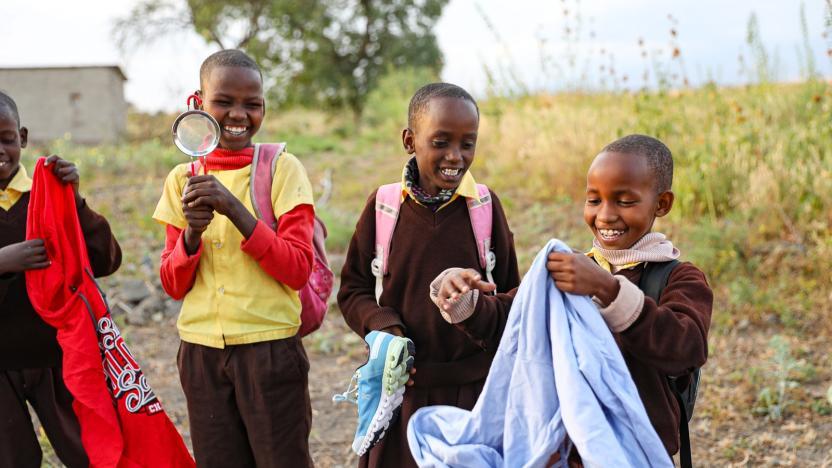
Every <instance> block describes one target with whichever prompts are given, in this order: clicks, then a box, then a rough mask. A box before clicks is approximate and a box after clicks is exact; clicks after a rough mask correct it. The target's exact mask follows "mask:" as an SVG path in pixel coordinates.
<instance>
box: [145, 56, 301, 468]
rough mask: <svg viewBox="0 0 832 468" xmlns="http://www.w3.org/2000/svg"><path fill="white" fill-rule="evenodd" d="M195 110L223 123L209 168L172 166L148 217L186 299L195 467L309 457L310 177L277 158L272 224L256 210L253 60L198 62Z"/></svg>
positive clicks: (183, 323)
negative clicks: (162, 238) (304, 313)
mask: <svg viewBox="0 0 832 468" xmlns="http://www.w3.org/2000/svg"><path fill="white" fill-rule="evenodd" d="M200 87H201V93H200V97H201V98H202V102H203V104H202V109H203V110H204V111H206V112H208V113H209V114H211V115H212V116H213V117H214V118H215V119H216V120H217V122H218V123H219V124H220V127H221V129H222V131H221V136H220V144H219V147H218V148H217V149H216V150H214V151H213V152H212V153H211V154H209V155H208V157H207V161H206V166H207V168H208V175H195V176H191V175H190V164H187V163H184V164H180V165H178V166H177V167H176V168H174V169H173V171H171V173H170V175H168V178H167V180H166V181H165V186H164V191H163V194H162V198H161V200H159V204H158V206H157V207H156V211H155V213H154V214H153V218H154V219H156V220H157V221H159V222H161V223H163V224H165V225H166V242H165V249H164V252H163V253H162V263H161V272H160V274H161V278H162V286H163V287H164V289H165V291H166V292H167V293H168V294H169V295H170V296H171V297H173V298H175V299H184V300H183V303H182V310H181V312H180V314H179V319H178V321H177V327H178V329H179V336H180V338H181V340H182V341H181V344H180V347H179V354H178V357H177V366H178V368H179V376H180V380H181V382H182V389H183V390H184V392H185V397H186V399H187V403H188V419H189V422H190V432H191V440H192V442H193V449H194V456H195V458H196V464H197V466H200V467H229V466H235V467H245V466H255V465H256V466H258V467H271V466H285V467H301V466H311V465H312V460H311V458H310V456H309V446H308V438H309V431H310V427H311V423H312V412H311V406H310V400H309V389H308V386H307V380H308V372H309V361H308V359H307V357H306V352H305V351H304V349H303V345H302V343H301V339H300V337H299V336H298V334H297V332H298V328H299V325H300V310H301V305H300V300H299V298H298V292H297V291H298V290H299V289H301V288H302V287H303V286H304V285H305V284H306V282H307V280H308V278H309V273H310V271H311V268H312V233H313V217H314V209H313V205H312V188H311V185H310V183H309V180H308V178H307V176H306V171H305V170H304V168H303V166H302V165H301V163H300V162H299V161H298V160H297V159H296V158H295V157H294V156H293V155H291V154H288V153H283V154H281V155H280V156H279V159H278V161H277V166H276V171H275V175H274V181H273V185H272V204H273V206H274V214H275V218H276V219H278V226H277V229H276V232H275V230H273V229H271V228H270V227H269V226H268V225H266V224H265V223H264V222H263V221H260V220H258V219H257V218H256V217H255V216H254V214H253V213H254V211H253V207H252V202H251V196H250V194H249V175H250V169H251V161H252V157H253V155H254V147H253V144H252V137H253V136H254V135H255V134H256V133H257V131H258V129H259V128H260V125H261V123H262V121H263V117H264V114H265V100H264V97H263V81H262V76H261V72H260V69H259V67H258V66H257V64H256V63H255V62H254V61H253V60H252V59H251V58H250V57H248V56H247V55H246V54H245V53H243V52H240V51H237V50H223V51H220V52H217V53H215V54H213V55H211V56H210V57H208V58H207V59H206V60H205V61H204V62H203V64H202V67H201V68H200Z"/></svg>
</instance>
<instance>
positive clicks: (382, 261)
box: [370, 182, 402, 302]
mask: <svg viewBox="0 0 832 468" xmlns="http://www.w3.org/2000/svg"><path fill="white" fill-rule="evenodd" d="M401 204H402V184H401V182H396V183H393V184H387V185H382V186H381V187H379V188H378V191H376V209H375V211H376V257H375V258H374V259H373V261H372V263H370V269H371V271H372V272H373V276H375V277H376V302H378V300H379V298H380V297H381V292H382V285H381V282H382V279H383V278H384V275H386V274H387V265H388V260H389V258H390V243H391V242H392V241H393V230H394V229H396V221H398V219H399V208H400V207H401Z"/></svg>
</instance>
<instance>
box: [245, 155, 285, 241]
mask: <svg viewBox="0 0 832 468" xmlns="http://www.w3.org/2000/svg"><path fill="white" fill-rule="evenodd" d="M285 150H286V143H262V144H261V143H257V144H255V145H254V157H253V158H252V160H251V176H250V179H249V193H250V195H251V205H252V207H253V208H254V214H255V215H256V216H257V218H258V219H261V220H263V222H265V223H266V224H267V225H268V226H269V227H271V228H272V230H277V219H275V217H274V205H273V204H272V182H273V181H274V172H275V169H276V168H277V160H278V158H280V155H281V154H282V153H283V151H285Z"/></svg>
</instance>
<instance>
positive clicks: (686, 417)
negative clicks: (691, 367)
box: [638, 260, 700, 468]
mask: <svg viewBox="0 0 832 468" xmlns="http://www.w3.org/2000/svg"><path fill="white" fill-rule="evenodd" d="M678 265H679V261H678V260H671V261H669V262H655V263H652V262H651V263H647V264H646V265H645V266H644V271H643V272H642V274H641V279H640V280H639V284H638V287H639V289H641V290H642V291H643V292H644V295H645V296H647V297H651V298H652V299H653V300H654V301H656V304H658V303H659V300H660V299H661V297H662V291H663V290H664V288H665V286H667V279H668V278H670V274H671V273H672V272H673V270H674V269H675V268H676V267H677V266H678ZM699 375H700V373H699V369H696V370H695V371H694V372H693V373H692V374H691V375H690V383H689V384H688V385H687V386H686V388H681V389H680V388H679V386H678V385H677V378H676V377H670V376H668V377H667V383H668V385H669V386H670V390H671V393H673V396H674V397H675V398H676V403H677V404H678V405H679V412H680V416H681V417H680V418H679V464H680V465H681V467H682V468H692V467H693V460H692V457H691V447H690V428H689V427H688V421H690V418H691V416H693V414H692V412H691V414H688V409H687V408H688V405H687V404H686V403H685V400H686V399H690V398H691V396H692V398H693V399H696V392H697V390H698V387H699ZM691 392H692V393H691Z"/></svg>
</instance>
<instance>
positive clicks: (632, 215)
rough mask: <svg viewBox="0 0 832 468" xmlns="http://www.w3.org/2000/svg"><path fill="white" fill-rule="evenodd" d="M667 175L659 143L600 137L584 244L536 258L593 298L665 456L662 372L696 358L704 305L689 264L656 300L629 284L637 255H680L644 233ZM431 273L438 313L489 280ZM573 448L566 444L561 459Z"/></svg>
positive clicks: (682, 371) (698, 277) (667, 413)
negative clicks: (586, 247)
mask: <svg viewBox="0 0 832 468" xmlns="http://www.w3.org/2000/svg"><path fill="white" fill-rule="evenodd" d="M672 180H673V158H672V155H671V153H670V150H669V149H668V148H667V146H665V145H664V144H663V143H662V142H661V141H659V140H657V139H655V138H652V137H649V136H645V135H629V136H626V137H623V138H621V139H619V140H616V141H614V142H613V143H610V144H609V145H607V146H606V147H605V148H604V149H603V151H602V152H601V153H600V154H599V155H598V156H597V157H596V158H595V159H594V161H593V162H592V165H591V166H590V168H589V172H588V174H587V188H586V204H585V205H584V221H585V222H586V223H587V225H588V226H589V228H590V230H591V231H592V233H593V235H594V237H595V238H594V239H593V247H592V249H591V250H590V252H589V253H588V254H569V253H555V252H553V253H551V254H549V258H548V262H547V264H546V266H547V269H548V270H549V272H550V273H551V276H552V278H553V280H554V281H555V283H556V284H557V286H558V288H559V289H560V290H561V291H564V292H569V293H573V294H584V295H588V296H592V298H593V300H594V301H595V303H596V304H597V305H598V308H599V311H600V313H601V316H602V317H603V318H604V320H605V321H606V323H607V325H608V326H609V328H610V330H611V331H612V332H613V336H614V338H615V341H616V342H617V343H618V346H619V348H620V349H621V352H622V354H623V356H624V360H625V361H626V363H627V367H628V368H629V370H630V374H631V376H632V378H633V381H634V382H635V384H636V387H637V388H638V393H639V395H640V396H641V400H642V402H643V403H644V407H645V409H646V410H647V415H648V416H649V418H650V422H651V423H652V424H653V427H654V428H655V429H656V432H657V433H658V434H659V437H660V438H661V440H662V443H663V444H664V446H665V448H666V449H667V452H668V454H670V455H673V454H675V453H676V452H678V451H679V422H680V417H681V416H680V408H679V406H678V404H677V402H676V399H675V397H674V395H673V393H672V392H671V389H670V387H669V385H668V381H667V377H668V376H672V377H676V376H681V377H687V376H688V375H689V374H690V372H691V371H693V370H694V369H695V368H698V367H701V366H702V365H704V364H705V361H706V359H707V357H708V329H709V327H710V323H711V310H712V306H713V293H712V291H711V288H710V287H709V286H708V283H707V280H706V279H705V275H704V274H703V273H702V271H700V270H699V269H698V268H696V266H694V265H693V264H691V263H689V262H682V263H680V264H679V265H678V266H677V267H676V268H674V269H673V271H672V272H671V273H670V276H669V277H668V280H667V285H666V286H665V288H664V289H663V290H662V293H661V299H660V301H659V303H658V304H657V303H656V302H655V301H654V300H653V299H652V298H650V297H646V296H645V294H644V293H643V292H642V291H641V290H640V289H639V288H638V286H637V285H638V284H639V280H640V279H641V275H642V273H643V272H644V269H645V265H646V264H647V263H649V262H667V261H671V260H675V259H677V258H679V255H680V252H679V250H678V249H676V248H675V247H674V246H673V244H672V243H671V242H670V240H668V239H667V238H666V237H665V236H664V235H663V234H661V233H658V232H652V228H653V222H654V221H655V219H656V218H657V217H661V216H665V215H667V213H668V212H670V209H671V208H672V207H673V200H674V194H673V192H672V191H671V190H670V189H671V182H672ZM437 281H438V282H439V286H438V288H437V289H438V291H437V292H436V294H434V295H433V296H432V297H433V299H434V301H435V302H436V304H437V306H439V308H440V310H442V311H444V312H445V313H448V312H449V311H451V312H452V311H454V310H456V309H458V308H460V307H470V303H471V302H474V303H476V301H477V298H476V297H475V296H473V294H472V293H473V292H474V291H476V290H479V289H483V288H492V287H493V286H491V285H488V284H487V283H484V282H483V281H482V280H480V279H479V274H478V272H476V271H470V270H462V269H456V270H453V271H452V272H451V274H446V275H444V276H442V277H440V278H437ZM480 297H484V296H480ZM486 300H490V298H487V297H486ZM477 307H479V305H478V304H477ZM541 397H543V396H542V395H541ZM577 455H578V454H576V453H575V452H574V451H573V454H572V455H571V456H570V463H572V462H573V459H576V458H577ZM553 461H554V460H553ZM578 463H579V462H578Z"/></svg>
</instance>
